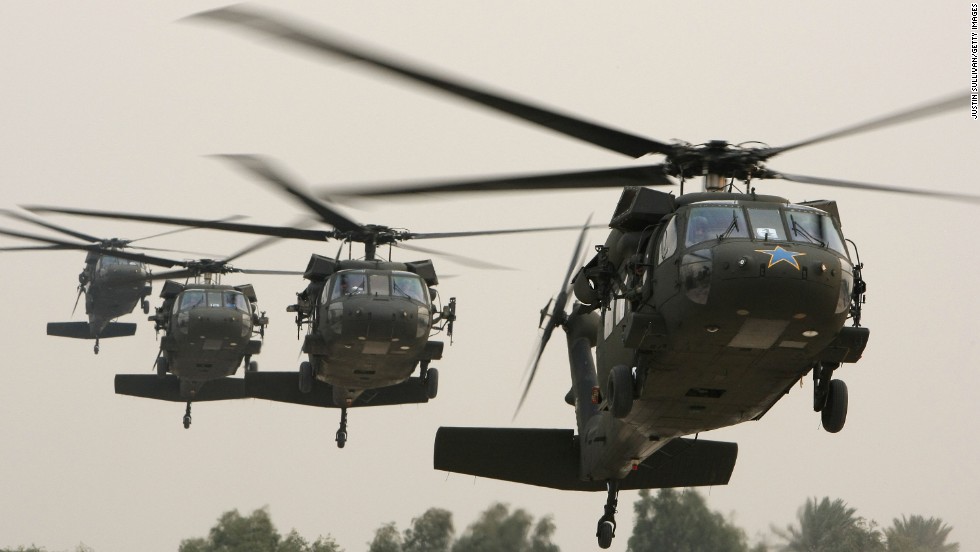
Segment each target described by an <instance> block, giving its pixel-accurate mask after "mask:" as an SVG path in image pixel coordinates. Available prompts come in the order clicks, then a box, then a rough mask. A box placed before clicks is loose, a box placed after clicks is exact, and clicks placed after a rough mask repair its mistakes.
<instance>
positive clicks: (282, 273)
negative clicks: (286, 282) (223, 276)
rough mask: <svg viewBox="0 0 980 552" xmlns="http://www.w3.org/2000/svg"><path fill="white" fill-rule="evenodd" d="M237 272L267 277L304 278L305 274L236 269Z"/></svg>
mask: <svg viewBox="0 0 980 552" xmlns="http://www.w3.org/2000/svg"><path fill="white" fill-rule="evenodd" d="M235 272H241V273H242V274H260V275H261V274H265V275H267V276H302V275H303V274H304V272H302V271H299V270H262V269H253V268H236V269H235Z"/></svg>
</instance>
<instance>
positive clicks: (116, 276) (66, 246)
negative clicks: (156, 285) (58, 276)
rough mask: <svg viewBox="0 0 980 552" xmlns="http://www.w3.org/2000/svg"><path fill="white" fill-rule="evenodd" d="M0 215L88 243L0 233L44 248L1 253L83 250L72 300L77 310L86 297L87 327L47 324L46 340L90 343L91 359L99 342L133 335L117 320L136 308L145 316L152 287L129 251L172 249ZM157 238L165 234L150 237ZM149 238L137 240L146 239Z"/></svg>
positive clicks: (132, 326)
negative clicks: (47, 336) (54, 338)
mask: <svg viewBox="0 0 980 552" xmlns="http://www.w3.org/2000/svg"><path fill="white" fill-rule="evenodd" d="M0 214H3V215H4V216H7V217H9V218H14V219H17V220H21V221H24V222H28V223H31V224H35V225H38V226H43V227H45V228H48V229H51V230H55V231H57V232H60V233H62V234H66V235H69V236H72V237H75V238H78V239H81V240H83V241H85V242H89V243H77V242H69V241H65V240H60V239H55V238H49V237H45V236H40V235H36V234H29V233H23V232H17V231H13V230H2V229H0V234H3V235H7V236H12V237H16V238H21V239H27V240H31V241H36V242H42V243H46V244H48V245H45V246H29V247H8V248H2V249H0V251H28V250H33V251H51V250H82V251H86V252H87V254H86V256H85V267H84V268H83V269H82V272H81V273H79V275H78V290H77V291H78V295H77V296H76V298H75V308H77V307H78V301H79V299H81V297H82V295H85V314H86V316H87V317H88V322H49V323H48V326H47V333H48V335H53V336H60V337H73V338H76V339H94V340H95V345H94V347H93V350H94V352H95V354H98V353H99V341H100V340H101V339H105V338H110V337H123V336H131V335H134V334H135V333H136V324H135V323H132V322H114V320H115V319H116V318H118V317H120V316H124V315H126V314H129V313H131V312H132V311H133V310H134V309H135V308H136V306H137V305H139V306H140V308H141V309H142V310H143V313H144V314H149V312H150V303H149V301H147V299H146V298H147V296H149V295H150V294H151V293H152V286H151V284H150V280H151V277H150V276H151V274H150V271H149V270H148V268H147V265H146V262H145V260H146V258H147V257H146V256H145V255H141V254H135V253H130V252H129V251H128V250H130V249H144V250H151V251H175V250H170V249H157V248H150V247H136V246H133V245H132V243H133V242H135V241H138V240H123V239H119V238H97V237H95V236H91V235H89V234H85V233H83V232H79V231H77V230H72V229H69V228H65V227H63V226H58V225H55V224H52V223H50V222H47V221H43V220H39V219H36V218H31V217H28V216H25V215H22V214H20V213H17V212H15V211H9V210H0ZM169 233H171V232H166V234H169ZM161 235H164V234H157V235H155V236H149V237H158V236H161ZM149 237H147V238H140V239H141V240H143V239H148V238H149ZM158 264H160V265H161V266H166V267H170V266H173V265H172V264H168V263H167V261H165V260H162V259H158ZM74 312H75V309H72V313H73V314H74Z"/></svg>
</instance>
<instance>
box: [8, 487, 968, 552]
mask: <svg viewBox="0 0 980 552" xmlns="http://www.w3.org/2000/svg"><path fill="white" fill-rule="evenodd" d="M633 511H634V522H633V526H632V535H631V536H630V537H629V541H628V550H629V552H654V551H656V552H665V551H671V552H695V551H703V550H713V551H717V552H853V551H856V550H860V551H863V552H958V551H959V549H960V546H959V544H958V543H947V540H949V534H950V533H951V532H952V530H953V528H952V527H950V526H949V525H947V524H946V523H944V522H943V521H942V520H941V519H938V518H926V517H923V516H919V515H912V516H909V517H905V516H902V518H901V519H897V518H896V519H894V520H892V523H891V525H889V526H887V527H882V526H880V525H879V524H878V523H877V522H875V521H873V520H867V519H865V518H863V517H861V516H858V515H857V510H856V509H854V508H851V507H849V506H848V505H847V504H846V503H845V502H844V501H843V500H841V499H835V500H832V499H830V498H827V497H824V498H822V499H816V498H812V499H808V500H807V501H806V503H805V504H803V506H802V507H800V509H799V511H798V512H797V517H796V522H795V523H793V524H790V525H788V526H786V527H782V528H781V527H775V526H774V527H772V528H771V529H772V534H771V535H767V536H765V537H763V538H762V540H761V541H759V542H754V543H750V542H749V539H748V537H747V535H746V533H745V531H744V530H743V529H742V528H740V527H738V526H736V525H735V524H734V523H733V522H732V521H731V520H729V519H728V518H726V517H725V516H724V515H722V514H721V513H719V512H717V511H712V510H711V509H710V508H708V505H707V502H706V501H705V499H704V496H703V495H702V494H701V493H699V492H697V491H695V490H694V489H684V490H675V489H661V490H659V491H657V492H656V493H650V492H649V491H640V497H639V499H638V500H637V501H636V502H635V503H634V504H633ZM623 528H624V527H621V531H620V535H619V538H625V537H626V535H625V533H624V532H623V531H622V529H623ZM554 533H555V524H554V521H553V519H552V518H551V516H545V517H543V518H540V519H538V520H535V519H534V516H532V515H531V514H529V513H527V512H526V511H525V510H523V509H520V508H518V509H515V510H511V509H510V507H508V506H506V505H504V504H492V505H490V507H488V508H487V509H486V510H485V511H484V512H483V513H481V514H480V516H479V517H478V519H477V520H476V521H474V522H473V523H471V524H470V525H468V526H467V527H466V529H465V530H464V531H463V532H462V533H461V534H460V535H459V536H458V537H457V536H456V527H455V525H454V522H453V515H452V513H451V512H449V511H448V510H444V509H441V508H430V509H429V510H427V511H425V512H424V513H423V514H422V515H420V516H418V517H416V518H414V519H412V521H411V523H410V525H409V527H407V528H405V529H404V530H399V529H398V527H397V526H396V525H395V523H394V522H390V523H385V524H383V525H381V526H380V527H379V528H378V529H377V530H376V531H375V533H374V538H373V539H372V540H371V542H369V543H366V546H367V551H368V552H497V551H500V550H508V551H514V552H560V549H559V547H558V546H557V545H556V544H554V543H553V542H552V541H551V539H552V536H553V535H554ZM583 533H585V530H583ZM582 538H583V539H584V541H586V542H592V540H591V539H592V537H591V536H590V535H588V534H583V535H582ZM583 546H584V545H583ZM363 549H364V548H363V547H361V548H355V549H354V550H363ZM0 552H48V551H47V550H46V549H44V548H39V547H36V546H33V545H32V546H29V547H25V546H21V547H18V548H5V549H0ZM74 552H95V551H94V550H93V549H92V548H90V547H88V546H86V545H85V544H79V545H78V546H77V547H76V548H75V550H74ZM178 552H344V549H343V548H341V547H340V545H338V544H337V542H336V541H335V540H334V538H333V537H332V536H331V535H329V534H327V535H326V536H322V535H321V536H318V537H317V538H316V540H313V541H308V540H307V539H305V538H304V537H303V536H301V535H300V534H299V533H297V532H296V530H295V529H293V530H290V531H289V533H287V534H286V535H285V536H284V535H282V534H281V533H280V532H279V530H278V529H276V527H275V525H274V524H273V523H272V519H271V518H270V516H269V511H268V509H267V508H261V509H258V510H255V511H253V512H252V513H251V514H249V515H247V516H243V515H242V514H240V513H239V512H238V510H232V511H230V512H225V513H224V514H222V515H221V517H219V518H218V521H217V523H216V524H215V525H214V527H212V528H211V530H210V531H209V532H208V535H207V536H206V537H195V538H188V539H185V540H183V541H182V542H181V543H180V547H179V549H178Z"/></svg>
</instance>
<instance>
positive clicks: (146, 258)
mask: <svg viewBox="0 0 980 552" xmlns="http://www.w3.org/2000/svg"><path fill="white" fill-rule="evenodd" d="M0 234H3V235H5V236H13V237H15V238H22V239H25V240H31V241H37V242H41V243H48V244H51V245H54V246H58V248H63V249H78V250H80V251H94V252H97V253H101V254H102V255H107V256H110V257H118V258H120V259H128V260H131V261H136V262H141V263H146V264H152V265H158V266H165V267H171V266H174V265H175V264H179V263H178V261H173V260H170V259H164V258H162V257H152V256H150V255H145V254H143V253H139V254H137V253H129V252H127V251H123V250H120V249H109V248H105V247H100V246H98V245H96V244H83V243H71V242H66V241H63V240H58V239H54V238H49V237H46V236H38V235H37V234H28V233H25V232H16V231H14V230H7V229H3V228H0Z"/></svg>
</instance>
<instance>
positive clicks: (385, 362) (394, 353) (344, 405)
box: [27, 155, 578, 448]
mask: <svg viewBox="0 0 980 552" xmlns="http://www.w3.org/2000/svg"><path fill="white" fill-rule="evenodd" d="M219 157H220V158H222V159H225V160H227V161H230V162H232V163H233V164H234V165H235V166H237V167H239V168H241V169H244V170H245V171H247V172H248V173H250V174H252V175H253V176H256V177H258V178H259V179H260V181H262V182H265V183H266V184H269V185H271V186H273V187H274V188H275V189H276V190H277V191H280V192H283V193H286V194H287V195H289V196H290V197H292V198H293V199H295V200H297V201H299V202H300V203H301V204H302V205H303V206H304V207H306V208H307V209H309V210H310V211H311V212H313V213H314V214H315V215H316V216H317V217H318V218H319V219H320V221H322V222H325V223H327V224H329V225H330V226H332V227H333V228H334V229H333V230H313V229H306V228H301V227H284V226H264V225H255V224H243V223H237V222H224V221H203V220H195V219H186V218H175V217H162V216H157V215H137V214H131V213H110V212H105V211H89V210H80V209H63V208H53V207H27V209H28V210H30V211H33V212H37V213H42V212H43V213H62V214H71V215H80V216H94V217H101V218H111V219H123V220H137V221H144V222H154V223H161V224H172V225H183V226H191V227H198V228H211V229H216V230H225V231H232V232H245V233H252V234H261V235H266V236H270V237H274V238H290V239H304V240H312V241H318V242H324V241H327V240H330V239H335V240H339V241H340V242H341V245H340V249H339V250H338V251H337V253H336V255H334V256H333V257H328V256H323V255H318V254H314V255H312V256H311V257H310V260H309V263H308V265H307V268H306V270H305V271H304V272H303V273H302V274H303V277H304V278H306V279H307V280H308V281H309V284H308V285H307V286H306V288H305V289H303V290H302V291H300V292H299V293H297V294H296V295H297V301H296V303H295V304H293V305H290V306H289V307H288V308H287V311H288V312H293V313H295V315H296V325H297V329H298V332H297V333H298V335H299V334H300V333H301V332H302V330H303V329H304V328H305V330H306V334H305V336H304V337H303V345H302V352H303V353H305V354H306V355H307V357H308V360H307V361H304V362H302V363H301V364H300V366H299V370H298V371H292V372H255V371H250V372H246V374H245V377H244V384H243V385H244V386H245V387H244V389H243V390H241V391H240V393H243V394H245V395H247V396H249V397H252V398H259V399H267V400H273V401H279V402H286V403H294V404H303V405H309V406H319V407H325V408H339V409H340V415H341V416H340V426H339V428H338V429H337V432H336V434H335V440H336V443H337V446H338V447H340V448H343V447H344V446H345V444H346V442H347V438H348V432H347V410H348V409H349V408H356V407H368V406H383V405H395V404H417V403H426V402H428V401H429V400H430V399H434V398H435V397H436V395H437V393H438V386H439V372H438V370H437V369H436V368H435V367H432V366H430V365H431V363H432V362H433V361H436V360H440V359H441V358H442V354H443V349H444V346H445V342H444V341H441V340H438V339H435V337H437V336H438V335H439V334H441V333H445V335H446V337H449V338H451V337H452V333H453V329H454V323H455V321H456V299H455V298H449V299H448V301H446V302H445V303H444V304H443V303H442V301H441V299H440V297H439V293H438V292H437V290H436V287H435V286H436V285H438V283H439V279H438V276H437V274H436V271H435V268H434V266H433V263H432V261H431V260H420V261H411V262H399V261H392V260H391V257H390V254H391V249H392V248H395V247H397V248H400V249H406V250H414V251H419V252H425V253H435V254H438V255H441V256H444V257H447V258H450V259H454V260H455V261H456V262H459V263H461V264H467V265H470V266H477V267H480V268H501V267H500V266H498V265H494V264H492V263H488V262H486V261H482V260H480V259H473V258H470V257H466V256H462V255H456V254H448V253H444V252H438V251H433V250H431V249H426V248H420V247H416V246H413V245H409V244H406V243H403V242H405V241H407V240H418V239H442V238H460V237H471V236H486V235H499V234H514V233H526V232H544V231H556V230H576V229H578V226H559V227H547V228H521V229H499V230H480V231H457V232H441V233H418V232H410V231H408V230H404V229H397V228H390V227H387V226H382V225H375V224H360V223H358V222H355V221H354V220H352V219H350V218H349V217H347V216H346V215H343V214H342V213H340V212H339V211H337V210H336V209H335V208H333V207H332V206H330V205H328V204H327V203H325V202H323V201H320V200H318V199H316V198H314V197H312V196H310V195H309V194H308V193H306V192H304V191H303V190H302V188H301V186H300V185H299V184H297V183H296V182H295V180H294V179H293V177H291V176H288V175H287V174H286V173H285V172H284V171H283V170H281V169H280V168H278V167H277V166H275V165H274V164H273V163H272V162H271V161H269V160H267V159H265V158H263V157H259V156H255V155H223V156H219ZM353 243H360V244H363V246H364V255H363V257H361V258H352V256H353V253H352V251H351V250H352V245H353ZM385 245H387V246H389V256H388V258H387V259H382V258H379V256H378V247H379V246H385ZM344 246H347V248H348V255H347V257H348V258H346V259H343V258H341V254H342V253H343V248H344ZM165 291H166V289H165ZM161 324H162V323H161ZM416 369H417V370H418V372H417V374H418V375H415V376H413V374H414V373H415V372H416ZM117 389H118V386H117ZM198 400H200V399H198ZM188 406H189V405H188Z"/></svg>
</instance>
